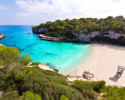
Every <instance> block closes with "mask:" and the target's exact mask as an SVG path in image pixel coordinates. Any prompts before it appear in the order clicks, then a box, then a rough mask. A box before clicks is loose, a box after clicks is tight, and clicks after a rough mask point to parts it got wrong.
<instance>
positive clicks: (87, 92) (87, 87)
mask: <svg viewBox="0 0 125 100" xmlns="http://www.w3.org/2000/svg"><path fill="white" fill-rule="evenodd" d="M72 87H73V88H76V89H78V90H79V91H80V92H81V93H82V95H83V97H84V98H85V99H86V100H96V99H97V96H96V94H95V93H94V91H93V88H92V85H91V82H87V81H75V83H74V84H73V85H72Z"/></svg>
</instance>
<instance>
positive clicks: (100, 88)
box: [0, 46, 125, 100]
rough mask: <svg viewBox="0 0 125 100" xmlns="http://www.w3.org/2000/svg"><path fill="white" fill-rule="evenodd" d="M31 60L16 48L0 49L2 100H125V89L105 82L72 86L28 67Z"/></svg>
mask: <svg viewBox="0 0 125 100" xmlns="http://www.w3.org/2000/svg"><path fill="white" fill-rule="evenodd" d="M30 60H31V58H30V55H25V56H24V57H21V52H20V51H19V50H18V49H17V48H15V47H5V46H0V100H97V99H98V100H125V88H118V87H112V86H105V81H96V82H94V81H93V82H89V81H78V80H77V81H74V82H69V81H67V77H66V76H64V75H62V74H58V73H57V72H53V71H47V70H42V69H40V68H39V67H38V66H37V65H38V63H36V62H33V63H32V64H31V65H29V63H30ZM29 66H30V67H29Z"/></svg>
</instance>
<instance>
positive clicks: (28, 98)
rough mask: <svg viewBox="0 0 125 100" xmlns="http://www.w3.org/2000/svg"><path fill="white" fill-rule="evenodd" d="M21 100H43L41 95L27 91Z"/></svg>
mask: <svg viewBox="0 0 125 100" xmlns="http://www.w3.org/2000/svg"><path fill="white" fill-rule="evenodd" d="M20 100H42V99H41V97H40V95H38V94H36V93H35V94H34V93H33V92H30V91H26V92H23V95H22V96H20Z"/></svg>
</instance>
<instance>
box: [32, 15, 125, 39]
mask: <svg viewBox="0 0 125 100" xmlns="http://www.w3.org/2000/svg"><path fill="white" fill-rule="evenodd" d="M39 28H46V29H47V33H46V34H47V35H49V36H52V37H58V38H61V39H65V38H74V35H73V33H78V34H79V33H82V34H88V33H90V32H93V31H99V32H100V33H102V32H106V31H109V30H111V31H114V32H118V33H120V34H124V33H125V18H124V17H123V16H116V17H115V18H114V17H112V16H109V17H107V18H100V19H97V18H80V19H72V20H68V19H66V20H62V21H61V20H56V21H55V22H50V21H49V22H47V23H42V24H40V25H38V26H33V27H32V29H33V30H39Z"/></svg>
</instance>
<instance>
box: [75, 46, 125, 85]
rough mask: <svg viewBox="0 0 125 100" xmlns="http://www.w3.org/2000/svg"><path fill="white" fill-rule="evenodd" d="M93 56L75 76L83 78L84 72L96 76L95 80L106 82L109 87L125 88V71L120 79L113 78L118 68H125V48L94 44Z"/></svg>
mask: <svg viewBox="0 0 125 100" xmlns="http://www.w3.org/2000/svg"><path fill="white" fill-rule="evenodd" d="M92 48H93V51H92V55H91V56H90V58H89V59H88V61H87V62H86V63H85V64H84V65H83V66H81V68H80V69H79V70H78V71H77V72H76V73H74V75H78V76H82V74H83V72H84V70H89V71H90V72H91V73H93V74H94V80H95V81H99V80H105V81H106V84H107V85H117V86H125V71H124V72H123V74H122V76H121V77H120V78H119V79H116V78H113V77H114V76H115V75H116V72H117V69H118V68H117V66H118V65H122V66H125V47H120V46H112V45H103V44H94V45H92Z"/></svg>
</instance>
